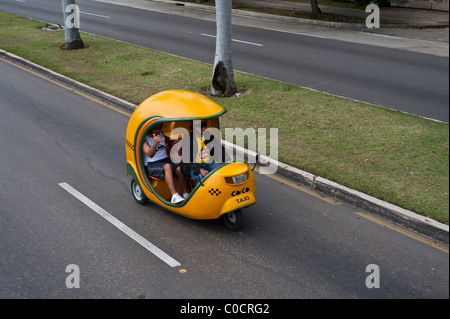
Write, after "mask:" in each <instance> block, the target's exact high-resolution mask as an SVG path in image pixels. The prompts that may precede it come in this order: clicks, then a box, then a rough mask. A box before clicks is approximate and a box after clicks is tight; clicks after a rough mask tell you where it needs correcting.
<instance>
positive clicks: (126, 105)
mask: <svg viewBox="0 0 450 319" xmlns="http://www.w3.org/2000/svg"><path fill="white" fill-rule="evenodd" d="M0 57H2V58H4V59H6V60H8V61H11V62H14V63H16V64H18V65H21V66H23V67H26V68H28V69H31V70H33V71H35V72H38V73H40V74H43V75H45V76H48V77H50V78H52V79H54V80H56V81H58V82H61V83H63V84H66V85H68V86H71V87H74V88H76V89H78V90H80V91H83V92H85V93H87V94H90V95H92V96H94V97H96V98H98V99H100V100H102V101H104V102H106V103H109V104H112V105H114V106H116V107H119V108H121V109H124V110H126V111H128V112H133V111H134V109H135V108H136V105H134V104H133V103H130V102H128V101H125V100H122V99H120V98H118V97H115V96H113V95H111V94H108V93H105V92H103V91H100V90H97V89H95V88H93V87H90V86H88V85H86V84H83V83H80V82H78V81H75V80H73V79H71V78H68V77H66V76H64V75H62V74H59V73H57V72H54V71H52V70H49V69H47V68H44V67H42V66H40V65H38V64H35V63H33V62H31V61H28V60H26V59H24V58H21V57H19V56H17V55H15V54H12V53H9V52H6V51H4V50H2V49H0ZM223 144H224V146H225V149H226V150H227V151H229V152H230V153H231V154H233V155H234V156H240V157H239V158H245V157H246V156H247V158H249V157H252V158H255V156H256V152H254V151H250V150H248V149H245V148H243V147H241V146H238V145H235V144H233V143H230V142H228V141H224V140H223ZM259 163H260V166H261V167H262V168H264V167H267V166H275V167H277V171H276V174H279V175H281V176H283V177H286V178H288V179H290V180H293V181H295V182H297V183H300V184H303V185H306V186H309V187H312V188H314V189H316V190H319V191H321V192H323V193H325V194H327V195H329V196H332V197H335V198H338V199H340V200H342V201H344V202H346V203H349V204H351V205H354V206H356V207H358V208H361V209H364V210H366V211H368V212H370V213H373V214H375V215H378V216H381V217H382V218H385V219H388V220H390V221H393V222H395V223H397V224H399V225H401V226H403V227H406V228H409V229H411V230H413V231H416V232H418V233H420V234H422V235H425V236H427V237H430V238H432V239H434V240H436V241H439V242H441V243H444V244H446V245H448V244H449V226H448V225H445V224H442V223H440V222H437V221H435V220H433V219H431V218H427V217H424V216H422V215H418V214H416V213H414V212H411V211H408V210H406V209H403V208H401V207H399V206H396V205H393V204H390V203H388V202H385V201H382V200H379V199H377V198H375V197H372V196H369V195H367V194H364V193H361V192H359V191H356V190H353V189H350V188H348V187H346V186H343V185H340V184H338V183H335V182H333V181H330V180H327V179H325V178H322V177H320V176H315V175H313V174H311V173H308V172H305V171H302V170H300V169H298V168H295V167H292V166H289V165H287V164H285V163H282V162H279V161H277V160H274V159H272V158H270V157H267V156H264V155H262V156H261V157H260V159H259Z"/></svg>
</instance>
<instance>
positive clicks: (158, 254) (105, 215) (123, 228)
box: [58, 183, 181, 267]
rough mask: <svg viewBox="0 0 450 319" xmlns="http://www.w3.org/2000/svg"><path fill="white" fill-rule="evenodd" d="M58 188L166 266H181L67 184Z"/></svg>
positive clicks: (62, 184)
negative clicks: (62, 189)
mask: <svg viewBox="0 0 450 319" xmlns="http://www.w3.org/2000/svg"><path fill="white" fill-rule="evenodd" d="M58 185H59V186H61V187H62V188H64V189H65V190H66V191H67V192H69V193H70V194H71V195H73V196H74V197H76V198H77V199H78V200H80V201H81V202H82V203H84V204H85V205H86V206H88V207H89V208H90V209H92V210H93V211H94V212H96V213H97V214H99V215H100V216H102V217H103V218H104V219H106V220H107V221H108V222H110V223H111V224H113V225H114V226H115V227H117V228H118V229H119V230H121V231H122V232H124V233H125V234H126V235H128V236H129V237H130V238H131V239H133V240H134V241H136V242H138V243H139V244H140V245H141V246H143V247H144V248H146V249H147V250H148V251H150V252H151V253H152V254H154V255H155V256H156V257H158V258H159V259H161V260H162V261H164V262H165V263H166V264H168V265H169V266H170V267H178V266H181V264H180V263H179V262H178V261H176V260H175V259H173V258H172V257H170V256H169V255H167V254H166V253H165V252H163V251H162V250H161V249H159V248H158V247H156V246H155V245H153V244H152V243H151V242H149V241H148V240H147V239H145V238H144V237H142V236H141V235H139V234H138V233H136V232H135V231H134V230H132V229H131V228H130V227H128V226H127V225H125V224H124V223H122V222H121V221H120V220H118V219H117V218H115V217H114V216H112V215H111V214H110V213H108V212H107V211H105V210H104V209H103V208H101V207H100V206H98V205H97V204H95V203H94V202H93V201H91V200H90V199H89V198H87V197H86V196H84V195H83V194H81V193H80V192H79V191H77V190H76V189H75V188H73V187H72V186H70V185H69V184H67V183H59V184H58Z"/></svg>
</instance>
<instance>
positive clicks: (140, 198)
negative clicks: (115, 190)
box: [131, 178, 148, 205]
mask: <svg viewBox="0 0 450 319" xmlns="http://www.w3.org/2000/svg"><path fill="white" fill-rule="evenodd" d="M131 193H132V194H133V197H134V199H135V200H136V202H138V203H139V204H141V205H145V204H146V203H147V201H148V198H147V196H145V194H144V191H143V190H142V187H141V185H139V183H138V182H136V181H135V180H134V178H133V179H132V180H131Z"/></svg>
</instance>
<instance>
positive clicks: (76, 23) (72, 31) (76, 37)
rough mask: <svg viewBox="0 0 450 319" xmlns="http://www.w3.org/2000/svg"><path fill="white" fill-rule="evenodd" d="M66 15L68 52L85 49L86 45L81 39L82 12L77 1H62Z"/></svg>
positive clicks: (66, 45) (65, 46)
mask: <svg viewBox="0 0 450 319" xmlns="http://www.w3.org/2000/svg"><path fill="white" fill-rule="evenodd" d="M62 8H63V14H64V29H65V44H64V48H65V49H66V50H75V49H83V48H84V43H83V40H81V37H80V32H79V29H80V12H79V10H78V6H77V5H76V4H75V0H62Z"/></svg>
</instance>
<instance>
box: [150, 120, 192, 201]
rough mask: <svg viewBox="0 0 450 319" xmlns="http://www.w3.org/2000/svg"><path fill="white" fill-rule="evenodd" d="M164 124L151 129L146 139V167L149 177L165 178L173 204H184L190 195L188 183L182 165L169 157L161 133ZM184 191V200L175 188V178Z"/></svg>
mask: <svg viewBox="0 0 450 319" xmlns="http://www.w3.org/2000/svg"><path fill="white" fill-rule="evenodd" d="M161 129H162V124H157V125H156V127H154V128H152V129H150V132H149V133H148V134H147V136H146V137H145V141H144V146H143V151H144V165H145V170H146V172H147V174H148V175H150V176H153V177H157V178H164V179H165V181H166V183H167V186H168V187H169V190H170V193H171V194H172V198H171V200H170V201H171V203H172V204H177V203H180V202H182V201H183V200H184V199H185V198H186V197H187V196H188V195H189V193H188V190H187V185H186V181H185V179H184V176H183V174H182V173H181V169H180V165H179V164H175V163H173V162H172V161H171V160H170V157H169V156H167V152H166V141H165V139H166V138H165V137H164V135H163V134H162V132H161ZM174 174H175V175H176V176H177V178H178V182H179V184H180V186H181V188H182V190H183V193H184V198H183V197H181V196H180V194H178V192H177V190H176V188H175V177H174Z"/></svg>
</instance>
